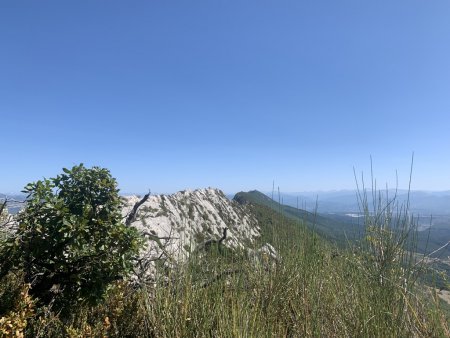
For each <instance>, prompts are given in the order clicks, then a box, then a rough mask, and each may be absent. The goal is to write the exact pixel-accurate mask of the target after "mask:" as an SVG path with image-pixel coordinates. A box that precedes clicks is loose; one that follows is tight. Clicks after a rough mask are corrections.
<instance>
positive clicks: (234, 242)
mask: <svg viewBox="0 0 450 338" xmlns="http://www.w3.org/2000/svg"><path fill="white" fill-rule="evenodd" d="M123 200H124V204H125V207H124V209H123V215H124V216H126V215H127V214H128V213H129V212H130V211H131V209H132V208H133V206H134V205H135V203H136V202H138V201H139V200H140V198H139V197H138V196H126V197H123ZM132 226H135V227H136V228H137V229H138V230H139V231H140V232H141V233H142V234H144V235H145V237H146V238H147V241H146V246H145V248H144V250H143V252H142V258H143V261H146V262H153V261H154V260H155V259H158V258H159V257H161V258H162V257H164V258H170V259H171V260H173V261H176V262H180V261H183V260H185V259H186V258H188V257H189V255H190V254H192V253H193V252H196V251H198V250H201V249H202V244H204V243H205V242H206V241H208V240H213V241H218V240H219V239H220V238H221V236H222V234H223V229H224V228H227V229H228V231H227V237H226V239H225V240H224V241H223V245H224V246H226V247H229V248H234V249H236V248H241V249H245V248H248V247H251V246H252V244H253V243H254V241H255V240H256V239H257V238H258V237H259V236H260V228H259V226H258V222H257V220H256V219H255V217H254V216H253V215H252V214H251V213H250V212H249V211H248V209H247V208H246V207H245V206H242V205H239V204H238V203H237V202H235V201H230V200H229V199H228V198H227V197H226V196H225V194H224V193H223V192H222V191H220V190H218V189H213V188H208V189H198V190H194V191H190V190H185V191H180V192H177V193H175V194H173V195H155V196H150V197H149V198H148V200H147V201H146V202H145V203H144V204H142V205H141V207H140V208H139V211H138V213H137V216H136V219H135V221H134V222H133V223H132ZM147 268H148V267H147Z"/></svg>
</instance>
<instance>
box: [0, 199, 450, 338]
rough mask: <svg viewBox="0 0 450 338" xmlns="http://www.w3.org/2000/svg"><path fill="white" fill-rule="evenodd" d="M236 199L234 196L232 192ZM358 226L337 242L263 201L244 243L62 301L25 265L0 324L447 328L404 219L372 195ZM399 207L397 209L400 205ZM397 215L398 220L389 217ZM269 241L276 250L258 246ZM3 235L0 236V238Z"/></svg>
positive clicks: (229, 329) (0, 298) (7, 328)
mask: <svg viewBox="0 0 450 338" xmlns="http://www.w3.org/2000/svg"><path fill="white" fill-rule="evenodd" d="M241 202H242V201H241ZM361 202H362V204H363V207H364V208H365V210H366V211H367V213H366V221H365V223H366V228H365V229H366V232H365V235H364V237H363V239H362V240H361V241H359V242H357V243H356V244H353V245H351V246H349V247H348V248H345V249H342V248H340V247H337V246H335V245H334V244H332V243H331V242H329V241H327V240H324V239H323V238H322V237H321V236H319V235H318V234H317V233H316V232H314V231H313V230H311V229H310V228H308V227H307V224H306V222H301V221H298V220H293V219H292V218H289V217H285V216H283V215H282V214H280V213H278V212H276V211H275V210H274V209H272V208H270V207H268V206H267V205H261V204H256V203H253V204H249V205H248V207H250V208H252V210H253V212H254V214H255V215H256V216H257V218H258V220H259V221H260V224H261V226H262V237H261V243H257V244H255V247H254V248H253V250H250V251H248V250H246V251H244V250H243V251H242V252H236V251H231V250H211V252H209V253H208V254H207V255H205V254H203V255H193V257H192V258H191V260H190V261H188V262H187V263H186V264H183V265H179V266H178V268H176V269H172V270H166V269H163V268H161V270H160V271H159V276H158V278H157V282H156V283H152V284H150V285H141V286H140V287H136V286H134V285H133V284H131V283H130V282H128V281H127V280H126V279H124V280H117V281H111V282H110V283H109V284H108V288H107V290H106V293H105V294H104V297H103V299H102V301H100V302H98V303H97V304H92V303H89V302H78V303H76V304H71V305H68V306H69V307H70V311H62V312H61V311H59V310H58V309H57V308H55V307H54V304H52V303H51V302H50V303H45V304H40V303H39V298H38V295H36V296H30V293H32V290H33V288H32V287H31V289H30V285H29V284H27V282H26V280H25V277H26V271H22V272H21V271H19V270H16V271H14V273H13V272H9V273H8V274H6V275H5V276H4V277H3V279H2V281H1V285H0V304H1V306H0V317H1V319H0V334H3V335H4V336H27V337H64V336H67V337H86V336H93V337H104V336H108V337H303V336H324V337H445V336H449V334H450V331H449V328H448V323H447V320H448V318H446V317H445V314H444V312H443V311H442V309H441V307H440V303H439V301H438V298H437V295H436V293H433V292H429V291H428V289H425V288H423V286H422V285H421V284H419V283H418V282H417V277H418V273H419V272H420V271H419V270H420V264H416V263H417V261H416V260H415V259H416V258H415V256H414V255H412V254H411V252H412V250H413V248H414V241H413V239H414V236H411V235H412V234H413V231H414V227H413V223H411V222H410V221H411V219H410V218H409V217H408V214H407V212H406V213H405V210H404V209H395V208H392V206H393V205H394V204H393V203H392V202H389V201H386V202H388V204H386V203H383V201H381V200H380V204H379V205H377V206H376V208H375V210H371V211H369V210H368V205H367V204H364V203H365V202H364V199H362V201H361ZM398 210H400V211H401V212H400V213H399V212H397V211H398ZM394 221H397V222H394ZM264 242H269V243H271V244H273V245H274V247H275V248H276V249H277V251H278V259H277V260H274V259H273V258H271V257H270V255H265V254H264V252H260V253H258V252H257V248H258V247H259V246H260V244H263V243H264ZM2 245H4V244H2Z"/></svg>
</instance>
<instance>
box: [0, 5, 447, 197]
mask: <svg viewBox="0 0 450 338" xmlns="http://www.w3.org/2000/svg"><path fill="white" fill-rule="evenodd" d="M449 17H450V2H448V1H433V2H423V1H419V0H408V1H406V0H401V1H395V2H392V1H377V2H361V1H357V0H348V1H339V2H336V1H331V0H330V1H314V2H299V1H277V2H264V3H261V2H259V1H246V2H241V1H231V2H226V3H225V2H211V1H198V2H189V3H186V2H181V1H175V2H170V3H166V2H164V3H161V2H147V1H136V2H133V3H132V4H130V3H127V4H125V3H124V2H121V1H114V0H113V1H108V2H107V3H106V2H100V1H89V2H83V1H81V2H79V1H77V2H67V1H64V2H61V1H56V0H49V1H45V2H27V3H26V5H25V4H24V3H22V2H2V3H1V4H0V38H1V42H2V51H3V52H2V53H0V74H1V76H0V131H1V135H2V139H3V144H4V145H3V147H2V164H3V165H1V166H0V192H18V191H20V190H22V188H23V186H25V185H26V184H27V183H28V182H31V181H36V180H38V179H41V178H43V177H54V176H56V175H57V174H59V173H60V172H61V169H62V168H63V167H71V166H73V165H76V164H79V163H85V165H86V166H93V165H98V166H102V167H106V168H108V169H110V170H111V173H112V175H113V176H114V177H115V178H117V180H118V182H119V187H120V189H121V190H122V191H125V192H136V191H144V192H145V191H146V190H147V189H151V190H152V191H155V192H158V191H161V192H175V191H178V190H183V189H186V188H194V189H195V188H203V187H208V186H211V187H217V188H220V189H222V190H223V191H226V192H233V191H236V192H237V191H241V190H244V191H247V190H253V189H257V190H261V191H270V190H271V189H272V181H275V184H276V187H278V186H279V187H280V189H281V190H282V191H284V192H289V191H292V192H299V191H319V190H322V191H323V190H341V189H355V188H356V185H355V180H354V176H353V168H355V170H356V172H357V176H358V178H359V177H360V173H361V172H362V171H363V172H364V175H365V177H366V182H368V178H369V175H370V156H372V159H373V168H374V175H375V177H376V178H377V182H378V187H379V188H380V189H384V187H385V182H387V183H388V185H389V187H391V188H392V187H395V186H396V170H397V171H398V178H399V181H398V186H399V187H402V188H407V187H408V182H409V172H410V164H411V155H412V153H413V152H414V168H413V177H412V185H411V189H412V190H427V191H446V190H450V179H449V173H450V154H449V149H450V133H449V132H448V129H449V127H448V126H450V96H449V95H448V94H449V93H450V62H449V60H450V20H448V18H449Z"/></svg>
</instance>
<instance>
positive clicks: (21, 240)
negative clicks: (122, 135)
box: [0, 164, 140, 303]
mask: <svg viewBox="0 0 450 338" xmlns="http://www.w3.org/2000/svg"><path fill="white" fill-rule="evenodd" d="M63 171H64V173H62V174H61V175H58V176H57V177H56V178H51V179H44V180H42V181H37V182H35V183H30V184H28V185H27V186H26V187H25V190H24V192H25V193H27V194H28V197H27V203H26V208H25V210H24V211H23V212H22V213H21V214H20V215H19V218H18V224H19V227H18V230H17V233H16V234H15V236H14V238H13V240H10V241H8V242H7V243H6V245H5V247H4V248H3V250H2V251H1V254H2V256H3V257H0V258H1V260H0V261H1V262H5V261H6V255H7V256H8V258H9V260H8V262H9V263H8V264H1V271H0V272H1V275H3V276H4V275H6V273H7V272H8V271H10V270H21V271H23V273H24V278H25V282H26V283H30V284H31V290H30V293H31V294H32V295H33V296H36V297H38V298H39V299H40V300H41V301H42V302H44V303H49V302H50V301H51V300H52V299H55V298H56V300H58V301H63V302H69V303H72V302H77V301H83V300H86V301H89V302H95V301H97V300H99V299H100V298H101V297H102V295H103V294H104V292H105V290H106V289H107V287H108V285H109V284H110V283H111V282H112V281H114V280H118V279H121V278H122V277H123V276H125V275H126V274H127V273H128V272H129V270H130V268H131V264H132V258H133V257H134V256H135V255H136V253H137V251H138V249H139V245H140V240H139V237H138V234H137V232H136V230H135V229H134V228H130V227H126V226H125V225H124V224H123V222H122V216H121V200H120V197H119V195H118V189H117V183H116V180H115V179H114V178H112V177H111V175H110V173H109V171H108V170H107V169H103V168H99V167H93V168H91V169H88V168H85V167H84V166H83V165H82V164H81V165H78V166H75V167H73V168H72V169H70V170H69V169H63ZM1 275H0V276H1Z"/></svg>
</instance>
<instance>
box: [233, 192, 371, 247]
mask: <svg viewBox="0 0 450 338" xmlns="http://www.w3.org/2000/svg"><path fill="white" fill-rule="evenodd" d="M233 199H234V200H235V201H236V202H238V203H240V204H254V205H260V206H265V207H267V208H269V209H271V210H273V211H274V212H278V213H280V214H281V215H283V216H285V217H287V218H289V219H291V220H295V221H302V222H305V224H306V225H307V226H308V227H309V228H310V229H312V230H314V231H316V232H317V233H318V234H320V235H321V236H322V237H324V238H325V239H327V240H330V241H332V242H334V243H336V244H339V245H343V244H345V243H346V241H347V240H354V239H359V238H361V231H362V227H361V226H360V225H359V224H358V223H354V222H348V221H344V220H341V219H337V218H330V217H327V216H324V215H321V214H318V213H312V212H309V211H306V210H303V209H298V208H294V207H292V206H288V205H284V204H281V203H278V202H276V201H274V200H273V199H271V198H270V197H268V196H267V195H265V194H263V193H262V192H260V191H258V190H252V191H248V192H243V191H241V192H238V193H237V194H236V195H235V196H234V198H233Z"/></svg>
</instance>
